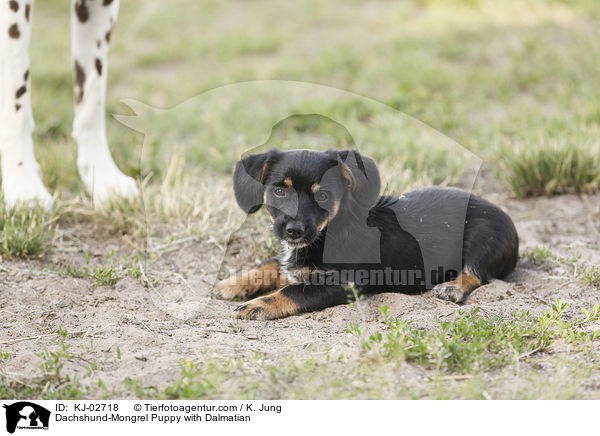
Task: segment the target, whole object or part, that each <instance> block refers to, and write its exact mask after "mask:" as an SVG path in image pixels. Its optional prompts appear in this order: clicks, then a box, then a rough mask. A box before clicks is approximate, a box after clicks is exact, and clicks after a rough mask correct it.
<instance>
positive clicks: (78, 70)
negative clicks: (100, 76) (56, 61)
mask: <svg viewBox="0 0 600 436" xmlns="http://www.w3.org/2000/svg"><path fill="white" fill-rule="evenodd" d="M84 84H85V71H83V68H82V67H81V65H79V62H77V61H75V102H76V103H81V100H83V85H84Z"/></svg>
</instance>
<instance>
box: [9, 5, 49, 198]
mask: <svg viewBox="0 0 600 436" xmlns="http://www.w3.org/2000/svg"><path fill="white" fill-rule="evenodd" d="M32 12H33V0H10V1H3V2H2V3H0V154H1V157H2V190H3V192H4V200H5V202H6V203H7V204H8V205H13V204H15V203H16V202H18V201H30V200H40V201H41V202H42V203H43V204H44V205H46V206H48V205H50V203H51V197H50V195H49V194H48V191H46V188H45V187H44V184H43V183H42V179H41V177H40V166H39V165H38V163H37V161H36V160H35V156H34V154H33V141H32V138H31V132H32V131H33V114H32V112H31V99H30V95H29V92H30V89H31V88H30V80H29V53H28V50H29V37H30V35H31V21H32V18H33V14H32Z"/></svg>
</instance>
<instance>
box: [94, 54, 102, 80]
mask: <svg viewBox="0 0 600 436" xmlns="http://www.w3.org/2000/svg"><path fill="white" fill-rule="evenodd" d="M95 64H96V71H98V75H99V76H101V75H102V61H101V60H100V59H98V58H96V62H95Z"/></svg>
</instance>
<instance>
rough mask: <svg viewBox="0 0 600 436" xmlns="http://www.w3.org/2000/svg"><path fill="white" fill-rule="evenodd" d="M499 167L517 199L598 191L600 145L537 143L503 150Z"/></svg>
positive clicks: (599, 181) (599, 186)
mask: <svg viewBox="0 0 600 436" xmlns="http://www.w3.org/2000/svg"><path fill="white" fill-rule="evenodd" d="M500 161H501V164H502V165H501V167H502V170H503V173H504V177H505V178H506V180H507V182H508V184H509V186H510V188H511V189H512V191H513V193H514V194H515V195H516V196H517V197H528V196H536V195H554V194H564V193H584V192H587V193H589V192H595V191H598V190H599V189H600V146H598V145H595V146H590V147H586V146H578V145H573V144H563V145H552V146H550V145H547V144H538V145H533V146H529V147H523V148H518V149H516V150H514V151H512V150H510V151H509V150H505V151H504V152H503V153H502V154H501V155H500Z"/></svg>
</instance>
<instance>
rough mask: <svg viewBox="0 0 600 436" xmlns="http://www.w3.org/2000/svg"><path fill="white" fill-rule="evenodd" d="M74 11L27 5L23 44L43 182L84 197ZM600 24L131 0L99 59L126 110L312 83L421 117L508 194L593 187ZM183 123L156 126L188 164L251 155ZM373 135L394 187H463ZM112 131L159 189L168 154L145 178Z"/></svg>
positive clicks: (420, 7) (225, 165)
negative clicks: (261, 84)
mask: <svg viewBox="0 0 600 436" xmlns="http://www.w3.org/2000/svg"><path fill="white" fill-rule="evenodd" d="M68 9H69V6H68V5H67V4H65V2H64V1H61V0H44V1H43V2H41V1H40V2H37V4H36V7H35V10H34V27H33V35H32V44H31V72H32V98H33V110H34V117H35V120H36V130H35V143H36V153H37V156H38V159H39V161H40V164H41V166H42V171H43V174H44V178H45V182H46V184H47V186H48V187H49V188H50V190H51V191H56V190H58V191H59V192H62V193H63V194H64V195H67V196H68V195H70V194H72V193H79V192H80V191H81V187H80V183H79V181H78V179H77V176H76V167H75V153H74V149H75V145H74V142H73V140H72V139H71V137H70V129H71V122H72V116H73V112H72V87H71V81H72V79H71V75H72V73H71V61H70V47H69V32H68V29H69V11H68ZM599 18H600V2H598V1H596V0H506V1H502V2H498V1H488V0H402V1H389V0H379V1H358V0H350V1H348V0H343V1H342V0H339V1H338V0H332V1H327V2H319V1H316V0H297V1H294V2H272V1H264V0H238V1H202V2H197V1H192V0H172V1H169V2H163V1H154V0H144V1H142V0H125V1H123V2H122V4H121V10H120V15H119V20H118V23H117V26H116V29H115V32H114V38H113V39H112V48H111V52H110V55H109V76H108V80H109V86H108V99H107V111H108V113H109V114H115V113H116V114H125V115H131V114H133V112H132V111H131V109H130V108H128V107H127V106H126V105H124V104H122V103H120V100H121V99H124V98H133V99H136V100H140V101H142V102H144V103H146V104H148V105H151V106H155V107H159V108H168V107H172V106H175V105H177V104H179V103H181V102H183V101H185V100H187V99H188V98H190V97H193V96H195V95H198V94H201V93H202V92H205V91H207V90H210V89H212V88H215V87H218V86H221V85H225V84H229V83H234V82H239V81H248V80H254V79H286V80H298V81H305V82H313V83H317V84H322V85H328V86H332V87H336V88H341V89H344V90H348V91H351V92H354V93H357V94H360V95H364V96H367V97H370V98H373V99H375V100H378V101H380V102H382V103H384V104H386V105H389V106H390V107H392V108H394V109H397V110H399V111H402V112H404V113H405V114H407V115H410V116H411V117H414V118H416V119H417V120H421V121H423V122H424V123H426V124H427V125H429V126H431V127H432V128H433V129H436V130H437V131H439V132H441V133H442V134H443V135H446V136H448V137H449V138H452V139H453V140H455V141H457V142H458V143H460V144H461V145H463V146H464V147H466V148H468V149H469V150H472V151H473V152H474V153H475V154H477V155H478V156H479V157H481V158H482V159H483V160H484V161H485V165H484V172H483V174H484V177H487V178H488V179H489V180H490V183H493V184H494V186H495V187H496V188H497V189H501V190H508V191H509V192H510V193H511V195H515V196H529V195H540V194H555V193H562V192H581V191H593V190H596V189H598V187H599V186H600V148H599V146H598V137H599V135H598V132H599V125H600V106H599V103H598V102H599V101H600V86H598V78H599V77H600V61H599V59H600V25H599V24H600V22H599ZM306 104H307V105H310V104H311V101H310V96H307V99H306ZM331 110H332V111H333V112H335V113H336V114H337V115H338V118H339V119H341V120H343V124H344V125H346V124H347V125H350V126H352V125H354V126H360V125H365V126H372V125H373V123H374V122H376V121H374V120H376V118H377V117H376V116H377V114H376V113H374V112H372V111H370V110H369V108H368V107H365V105H364V104H363V103H361V102H357V101H355V100H354V99H352V98H349V99H345V100H340V101H339V102H336V107H334V108H331ZM188 114H189V115H190V119H189V120H187V121H186V123H187V124H186V125H187V126H188V127H187V128H179V127H178V125H177V123H174V122H173V121H170V122H169V121H165V126H164V130H165V131H166V130H171V131H178V132H181V135H182V136H183V135H184V134H185V138H184V139H182V141H184V142H186V143H188V144H190V143H193V144H194V147H195V150H196V151H195V152H194V153H193V155H194V156H195V158H194V159H191V160H190V159H189V158H186V159H185V161H186V162H188V163H190V164H191V165H193V166H195V167H202V168H203V171H209V172H210V173H214V174H215V175H217V176H218V175H221V174H222V175H228V174H229V172H230V169H231V166H232V164H233V163H234V161H235V160H236V159H237V158H239V156H240V154H241V153H243V152H244V151H247V150H248V149H249V148H251V147H253V146H256V145H258V144H252V143H248V142H246V141H244V140H243V138H242V140H241V141H237V143H235V144H233V143H232V142H231V140H230V139H227V140H225V139H223V140H222V141H220V140H219V138H218V137H215V136H214V135H215V132H218V131H222V130H227V126H226V125H223V124H222V121H221V120H219V119H218V117H213V119H211V120H202V122H200V121H199V120H194V118H193V114H192V113H191V112H188ZM292 124H293V123H292ZM300 124H302V123H300ZM286 129H288V130H287V131H286V132H285V133H286V135H287V136H288V137H290V135H291V137H294V135H299V142H303V141H304V140H303V139H302V138H301V137H302V135H304V134H305V133H306V132H307V131H308V132H309V133H310V132H311V131H318V130H319V129H318V126H315V125H314V123H313V124H310V123H309V124H308V127H307V125H300V126H299V125H298V124H296V125H295V126H294V125H289V126H288V127H286ZM386 129H387V130H386ZM413 130H414V129H413ZM381 132H382V134H381V138H380V141H379V142H377V141H375V142H374V143H370V144H365V145H363V149H364V151H367V152H368V153H369V154H372V155H373V156H374V157H375V158H376V159H378V161H379V162H380V165H383V166H384V167H393V168H396V169H397V170H398V171H397V174H404V176H403V177H401V179H400V180H398V181H396V182H394V181H393V180H388V181H387V182H388V186H391V187H393V188H394V189H396V190H398V189H403V188H411V187H414V186H418V185H423V184H430V183H453V181H457V180H460V177H461V159H459V158H456V157H455V156H453V155H452V154H447V153H446V154H444V153H445V152H444V150H441V151H440V150H438V151H435V152H432V151H431V150H430V149H427V147H425V148H424V149H423V144H422V143H420V142H419V141H417V140H414V137H413V136H411V135H412V133H411V131H410V129H407V130H406V131H398V129H397V128H395V126H392V125H388V126H387V127H386V126H385V123H384V126H383V127H382V130H381ZM108 134H109V143H110V144H111V148H112V150H113V154H114V155H115V159H116V160H117V162H118V164H119V165H120V166H121V167H122V168H123V169H124V170H125V172H127V173H129V174H131V175H135V176H139V177H140V178H145V177H147V176H148V174H150V173H152V174H153V177H154V179H153V180H158V179H160V177H161V174H163V173H164V171H165V170H164V163H165V159H164V155H165V153H166V154H167V155H168V154H169V153H170V151H169V150H170V148H171V147H172V145H173V144H172V143H166V142H167V141H165V140H161V139H160V138H158V139H156V138H155V139H153V142H152V146H153V147H154V151H153V152H152V153H150V154H149V155H150V156H155V157H156V161H155V162H154V163H153V162H149V163H148V166H147V167H143V166H140V161H139V157H140V147H141V144H142V142H143V138H142V135H141V134H140V133H137V132H134V131H133V130H131V129H129V128H127V127H125V126H124V125H122V124H120V123H119V122H117V121H116V120H114V119H113V118H112V117H111V116H110V115H109V123H108ZM211 135H212V136H211ZM411 138H413V140H411ZM180 139H181V138H180ZM171 140H172V141H174V142H177V141H178V139H171ZM292 142H293V141H292ZM326 145H327V146H331V144H326ZM333 145H336V144H335V139H334V140H333ZM161 148H162V149H163V152H160V150H161ZM65 150H71V151H72V153H70V156H71V158H70V159H67V160H65V159H64V156H65V154H64V152H63V151H65ZM164 150H166V152H164ZM436 153H438V154H436ZM407 175H408V176H407ZM399 177H400V176H399Z"/></svg>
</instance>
